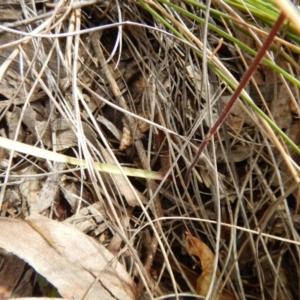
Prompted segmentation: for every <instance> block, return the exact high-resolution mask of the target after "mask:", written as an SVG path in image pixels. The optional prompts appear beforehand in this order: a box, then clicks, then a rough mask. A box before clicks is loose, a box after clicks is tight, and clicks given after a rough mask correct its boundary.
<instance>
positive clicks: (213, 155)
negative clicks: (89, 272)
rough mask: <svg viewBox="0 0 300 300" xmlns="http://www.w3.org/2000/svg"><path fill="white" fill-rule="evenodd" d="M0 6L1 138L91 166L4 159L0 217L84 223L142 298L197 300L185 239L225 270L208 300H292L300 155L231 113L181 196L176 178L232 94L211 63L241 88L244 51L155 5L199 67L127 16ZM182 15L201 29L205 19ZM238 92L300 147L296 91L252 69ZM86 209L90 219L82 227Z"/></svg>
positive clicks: (112, 8) (115, 10)
mask: <svg viewBox="0 0 300 300" xmlns="http://www.w3.org/2000/svg"><path fill="white" fill-rule="evenodd" d="M174 2H175V1H174ZM214 2H215V5H219V6H218V9H219V10H221V11H224V12H225V11H226V7H227V6H225V4H224V3H223V5H221V4H220V3H217V2H218V1H214ZM79 4H80V5H82V6H81V8H79ZM72 5H73V8H75V7H76V8H78V9H77V10H73V9H72ZM157 5H159V4H157ZM181 5H182V7H184V4H181ZM2 6H3V9H4V8H7V9H8V10H9V12H10V13H11V14H12V15H13V17H12V19H10V20H1V22H6V21H10V23H9V26H8V24H6V23H2V24H3V25H2V26H1V28H0V29H1V30H2V33H1V37H0V49H1V53H0V62H1V64H2V66H1V69H0V71H1V73H0V76H1V83H0V94H1V97H2V101H1V103H0V107H1V109H2V113H1V121H0V122H1V136H2V137H7V138H9V139H15V140H17V141H19V142H22V143H27V144H30V145H36V146H37V147H40V148H46V149H51V150H53V151H57V152H60V153H64V154H67V155H69V156H74V157H77V158H84V159H85V160H86V163H87V167H86V168H83V167H80V166H78V167H72V166H70V165H66V164H63V163H53V162H51V161H47V160H42V159H38V158H35V157H32V156H29V155H20V154H18V153H17V152H13V151H8V150H6V149H5V148H1V152H0V154H1V155H0V158H1V176H2V185H1V194H0V196H1V199H0V202H1V203H2V210H1V216H2V217H10V216H16V215H17V216H19V217H21V218H25V217H27V216H28V215H29V214H30V213H32V212H33V211H36V212H39V213H42V214H44V215H46V216H47V217H49V218H54V219H57V220H60V221H62V220H66V219H68V220H67V221H65V222H71V221H74V220H76V219H77V223H78V224H77V226H81V225H82V224H83V221H87V219H88V216H87V214H89V216H90V215H92V216H93V217H94V218H93V219H92V223H91V224H89V226H87V227H84V226H83V227H84V228H82V230H84V231H85V232H86V233H87V234H89V235H90V236H92V237H94V239H95V240H96V241H98V242H100V243H102V244H103V245H105V246H106V247H107V249H109V250H110V251H111V252H112V253H113V254H114V255H115V257H116V258H117V259H118V260H119V261H120V262H121V263H122V264H123V265H124V266H125V267H126V269H127V271H128V273H129V274H130V276H131V277H132V278H133V279H134V281H135V282H136V283H137V286H138V292H139V293H140V295H142V294H143V297H147V296H148V297H149V298H159V299H170V298H167V295H171V294H173V295H174V297H178V295H179V294H180V295H181V296H180V297H182V298H181V299H185V298H184V297H187V298H186V299H189V298H188V296H184V295H187V294H195V290H196V281H197V278H198V276H199V274H200V272H201V271H200V270H197V269H193V265H195V262H193V259H192V257H190V256H189V255H188V253H187V251H186V245H185V234H184V233H185V232H186V231H188V232H190V233H191V234H192V235H193V236H195V237H198V238H200V239H201V240H202V241H203V242H205V244H207V245H208V246H209V247H210V248H211V249H212V250H213V252H214V253H215V265H214V272H217V267H219V269H220V272H221V278H222V279H223V280H218V279H217V278H218V277H217V276H215V277H214V278H215V281H216V282H213V283H212V284H211V289H210V292H211V293H212V292H213V291H214V290H218V291H222V290H223V289H225V290H226V293H227V294H229V296H228V295H227V296H228V297H229V298H226V297H225V293H224V292H223V299H234V298H236V299H246V298H247V299H284V298H285V299H293V298H295V299H296V298H297V297H298V295H299V289H300V285H299V279H300V276H299V270H300V268H299V261H300V253H299V236H298V232H299V200H300V199H299V192H300V190H299V155H297V154H294V152H293V150H291V149H290V148H289V147H287V146H286V145H285V144H284V142H283V140H282V139H281V138H279V137H278V136H277V135H275V134H274V133H273V131H272V130H271V129H270V127H269V125H268V124H267V123H266V122H265V121H264V120H262V119H261V117H259V116H258V115H257V114H256V113H255V112H254V111H253V110H252V109H251V108H250V107H249V106H248V105H247V104H243V103H242V102H241V101H240V103H238V104H237V105H235V107H234V109H233V110H232V113H231V114H230V115H229V116H228V118H227V119H226V121H225V122H224V123H223V125H222V126H221V128H220V130H219V131H218V132H217V134H216V135H215V136H214V137H212V139H211V141H210V142H209V144H208V146H207V148H206V149H205V151H204V153H203V155H202V157H201V160H200V162H199V164H198V166H197V167H196V168H194V170H193V172H192V174H191V178H190V182H189V185H188V186H186V184H185V182H184V180H183V178H184V174H185V172H186V170H187V168H188V167H189V165H190V164H191V162H192V160H193V158H194V155H195V153H196V151H197V146H198V145H199V142H200V141H201V139H202V138H203V137H204V136H205V133H207V131H208V129H209V128H210V127H211V126H212V125H213V123H214V122H215V120H216V118H217V117H218V115H219V114H220V111H221V110H222V108H223V107H224V105H225V103H226V101H228V96H229V95H230V94H231V88H230V87H229V86H228V84H227V83H226V82H225V81H224V80H222V79H221V77H220V76H218V74H217V72H215V71H214V69H212V68H210V67H209V66H208V65H207V59H206V58H208V59H209V60H210V61H213V60H214V57H215V59H218V60H219V62H220V63H221V64H222V66H223V68H224V69H226V70H227V72H230V73H231V74H232V77H233V78H235V79H236V80H237V81H238V80H239V79H240V77H241V74H242V73H243V70H244V69H245V68H246V67H247V65H248V64H249V61H250V60H251V56H250V55H249V54H248V53H246V52H245V51H243V50H241V49H240V48H239V47H238V46H237V45H234V44H232V43H231V42H229V41H227V40H223V41H221V40H220V36H218V35H217V34H216V33H215V32H213V31H212V30H208V29H207V27H206V26H199V24H197V23H195V22H194V21H192V20H191V19H188V18H187V17H185V16H183V15H181V14H179V13H177V12H175V11H174V10H171V9H168V8H167V7H163V6H161V7H162V8H161V9H162V10H164V12H165V13H168V14H170V15H172V18H174V20H176V21H177V22H179V23H181V26H187V29H188V30H189V31H190V32H191V33H192V34H193V35H194V36H196V37H197V38H198V39H199V40H200V41H203V47H202V49H199V50H201V52H202V53H203V57H204V58H203V59H200V58H199V56H198V55H197V53H196V52H195V51H193V49H194V48H195V47H197V46H199V45H197V44H195V45H194V46H193V47H191V44H190V42H187V41H186V42H183V41H182V40H181V39H180V38H178V37H175V36H173V35H172V34H170V33H168V32H167V30H166V28H165V26H164V25H163V24H162V23H161V22H160V21H158V20H157V19H154V18H153V17H152V16H151V14H149V13H148V12H147V11H145V10H144V9H143V8H142V7H141V6H139V5H138V3H136V2H122V3H121V1H120V3H119V2H117V1H109V2H104V3H103V2H102V1H91V2H80V3H71V4H70V5H69V6H68V7H65V6H63V3H62V2H60V3H59V4H57V5H55V6H54V8H53V10H52V9H51V8H50V5H47V3H42V2H41V3H37V4H36V6H35V7H32V5H31V2H30V3H29V2H28V3H27V2H26V3H25V4H24V5H22V6H19V5H14V4H11V5H4V4H3V5H2ZM106 8H107V9H106ZM186 8H187V9H189V10H190V11H191V12H192V13H194V14H196V15H198V16H201V17H203V18H205V11H203V10H200V9H196V8H195V7H194V6H191V5H186ZM229 8H230V7H229V6H228V7H227V13H228V14H236V15H231V16H234V17H240V18H244V19H245V20H246V21H247V20H248V21H249V23H252V24H253V23H254V21H255V20H254V21H253V19H251V17H250V16H249V15H246V14H242V13H240V12H239V13H236V12H234V11H231V12H229V11H230V9H229ZM54 11H55V12H54ZM161 14H162V15H163V13H162V11H161ZM7 15H9V14H7ZM165 16H166V15H165ZM14 17H15V19H14ZM7 18H8V17H7ZM21 18H22V20H23V21H19V20H20V19H21ZM206 18H207V19H206V21H207V22H211V23H214V22H216V23H217V25H218V26H219V27H221V28H224V30H227V32H228V33H229V34H232V35H233V36H235V37H237V38H238V39H240V40H243V42H244V43H245V44H247V45H248V46H249V47H252V49H255V48H256V47H259V44H260V43H261V38H262V37H261V36H259V35H258V34H257V33H255V32H254V31H251V32H250V29H249V32H250V33H251V34H252V35H251V36H246V35H244V34H242V33H241V32H240V31H237V30H236V29H234V27H233V26H231V27H230V24H229V23H228V22H225V21H224V19H223V20H222V19H213V18H212V16H209V15H208V14H206ZM174 20H172V21H174ZM248 21H247V22H248ZM252 21H253V22H252ZM258 22H260V21H258ZM178 25H179V24H177V25H176V26H177V28H178ZM226 27H227V28H226ZM179 28H180V27H179ZM245 30H246V29H245ZM247 30H248V29H247ZM79 31H81V32H80V34H78V33H79ZM266 31H267V29H266ZM95 32H97V33H96V34H95ZM250 33H249V34H250ZM281 38H282V39H283V40H284V38H285V37H284V33H283V36H281ZM293 43H294V45H296V43H295V42H293ZM279 45H280V44H279V42H278V43H277V44H274V49H273V50H274V52H270V53H269V54H268V55H269V58H271V59H272V60H274V62H275V63H276V64H278V65H280V66H281V67H282V68H283V69H284V70H286V71H287V72H288V73H289V74H290V75H292V76H293V77H295V78H298V77H299V74H298V72H299V69H297V68H296V66H297V63H298V55H297V54H296V53H292V50H290V48H281V49H279ZM296 46H297V47H298V45H296ZM275 47H278V48H277V50H276V48H275ZM214 49H216V51H214ZM280 51H281V52H280ZM211 52H213V55H208V54H210V53H211ZM11 53H12V54H11ZM279 54H281V55H279ZM285 54H286V56H284V55H285ZM9 55H11V56H9ZM12 55H14V57H12ZM10 57H11V58H12V60H13V61H12V62H11V61H10ZM286 57H288V59H286ZM103 60H105V61H106V62H105V63H103ZM287 61H289V62H287ZM292 62H296V63H295V64H293V63H292ZM5 63H7V65H5ZM248 92H249V95H250V97H251V99H252V100H253V101H254V102H255V103H256V104H257V105H258V106H259V107H260V108H261V110H262V111H264V112H265V113H266V114H268V115H269V117H271V118H272V119H273V120H274V122H275V123H276V124H277V125H278V127H279V128H281V129H282V130H284V132H285V133H286V134H287V135H288V136H289V137H290V138H291V139H292V140H293V141H294V143H295V144H297V145H299V144H300V140H299V136H300V132H299V128H300V126H299V116H300V110H299V93H298V89H297V87H296V86H295V85H293V84H292V83H290V82H287V81H286V80H285V79H284V78H283V77H282V76H279V75H277V74H276V73H274V71H273V70H271V69H270V68H269V67H265V66H263V65H262V66H260V67H259V68H258V71H257V74H255V75H254V76H253V78H252V82H251V84H249V86H248ZM120 145H121V146H120ZM3 146H4V145H3ZM94 161H100V162H104V163H108V164H119V165H121V166H129V167H134V168H139V169H144V170H149V171H150V170H154V171H160V172H163V173H164V174H167V175H168V176H165V180H163V181H154V180H144V179H140V178H129V177H126V176H122V175H107V174H104V173H99V172H98V171H97V170H96V169H95V168H94V167H93V162H94ZM91 205H93V206H91ZM95 205H96V207H97V210H98V211H97V213H95V211H94V210H91V207H94V206H95ZM86 207H88V208H89V209H90V210H89V213H87V214H86V215H82V210H83V209H84V208H86ZM99 210H100V211H99ZM97 214H100V215H101V217H102V219H101V221H99V220H97ZM78 220H79V221H78ZM17 235H18V233H17V232H16V235H15V237H12V238H17ZM218 284H219V285H220V286H219V287H218V288H217V285H218ZM139 297H141V296H139ZM230 297H231V298H230ZM139 299H141V298H139Z"/></svg>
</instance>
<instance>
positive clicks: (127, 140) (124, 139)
mask: <svg viewBox="0 0 300 300" xmlns="http://www.w3.org/2000/svg"><path fill="white" fill-rule="evenodd" d="M122 121H123V120H122ZM131 144H132V134H131V132H130V129H129V127H128V125H127V124H126V122H125V120H124V121H123V131H122V136H121V140H120V147H119V149H120V150H121V151H124V150H126V148H127V147H128V146H130V145H131Z"/></svg>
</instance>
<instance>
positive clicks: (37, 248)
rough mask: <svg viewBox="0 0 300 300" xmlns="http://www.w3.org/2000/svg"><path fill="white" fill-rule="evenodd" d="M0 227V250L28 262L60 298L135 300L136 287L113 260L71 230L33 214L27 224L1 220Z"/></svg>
mask: <svg viewBox="0 0 300 300" xmlns="http://www.w3.org/2000/svg"><path fill="white" fill-rule="evenodd" d="M33 225H34V226H33ZM0 226H1V231H0V247H1V248H3V249H5V250H6V251H8V252H12V253H14V254H15V255H17V256H18V257H20V258H22V259H23V260H25V261H27V262H28V263H29V264H30V265H31V266H32V267H33V268H34V269H35V270H36V271H37V272H38V273H39V274H41V275H42V276H44V277H45V278H46V279H47V280H48V281H49V282H50V283H51V284H53V285H54V286H55V287H56V288H57V289H58V292H59V293H60V295H62V297H65V298H67V299H71V298H72V297H76V299H83V298H85V299H103V300H113V299H122V300H132V299H136V286H135V284H134V282H133V281H132V279H131V277H130V276H129V274H128V273H127V272H126V271H125V269H124V267H123V266H122V265H121V264H120V263H119V262H118V260H117V259H116V257H115V256H113V255H112V254H111V253H110V252H109V251H108V250H107V249H105V247H104V246H102V245H101V244H99V243H96V242H95V241H94V240H93V239H92V238H90V237H88V236H86V235H85V234H83V233H82V232H80V231H78V230H77V229H76V228H74V226H72V225H66V224H62V223H59V222H56V221H53V220H50V219H47V218H45V217H42V216H40V215H38V214H36V213H34V214H32V215H31V216H30V217H29V218H27V219H26V221H23V220H16V219H9V218H0ZM12 237H14V238H12ZM87 292H88V293H87Z"/></svg>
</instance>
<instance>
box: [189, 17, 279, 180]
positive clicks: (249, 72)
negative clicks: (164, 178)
mask: <svg viewBox="0 0 300 300" xmlns="http://www.w3.org/2000/svg"><path fill="white" fill-rule="evenodd" d="M284 19H285V16H284V13H282V12H281V13H280V15H279V17H278V19H277V21H276V22H275V24H274V25H273V27H272V29H271V31H270V33H269V35H268V36H267V38H266V40H265V42H264V44H263V45H262V47H261V48H260V50H259V51H258V53H257V55H256V57H255V58H254V60H253V61H252V63H251V65H250V66H249V68H248V70H247V71H246V73H245V74H244V76H243V77H242V79H241V82H240V84H239V85H238V87H237V89H236V90H235V91H234V93H233V94H232V96H231V99H230V101H229V102H228V103H227V105H226V106H225V108H224V109H223V111H222V113H221V114H220V116H219V118H218V120H217V121H216V123H215V124H214V125H213V127H212V128H211V129H210V130H209V132H208V134H207V135H206V136H205V138H204V139H203V141H202V143H201V144H200V146H199V148H198V151H197V153H196V156H195V157H194V160H193V161H192V163H191V165H190V166H189V168H188V169H187V171H186V173H185V178H184V180H185V183H186V184H188V181H189V177H190V174H191V171H192V169H193V168H194V167H195V166H196V165H197V163H198V161H199V159H200V156H201V153H202V151H203V149H204V148H205V146H206V144H207V143H208V142H209V140H210V139H211V137H212V136H213V135H214V134H215V132H216V131H217V129H218V128H219V126H220V125H221V124H222V123H223V122H224V120H225V118H226V116H227V115H228V113H229V111H230V109H231V108H232V106H233V104H234V103H235V101H236V100H237V98H238V96H239V95H240V93H241V91H242V90H243V88H244V87H245V85H246V84H247V82H248V80H249V79H250V77H251V75H252V73H253V72H254V70H255V68H256V67H257V65H258V64H259V63H260V61H261V60H262V58H263V57H264V55H265V53H266V51H267V50H268V48H269V46H270V45H271V43H272V41H273V39H274V37H275V35H276V33H277V31H278V30H279V28H280V26H281V24H282V22H283V21H284Z"/></svg>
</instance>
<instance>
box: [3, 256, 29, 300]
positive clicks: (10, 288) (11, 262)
mask: <svg viewBox="0 0 300 300" xmlns="http://www.w3.org/2000/svg"><path fill="white" fill-rule="evenodd" d="M25 265H26V263H25V262H24V261H23V260H21V259H19V258H18V257H16V256H14V255H11V254H5V253H4V254H3V255H1V266H2V268H1V270H0V282H1V284H0V299H3V300H4V299H11V297H12V296H27V295H31V294H32V293H26V291H27V292H28V290H31V291H32V288H33V287H32V283H31V282H30V280H29V281H28V282H27V283H24V280H22V278H24V271H25ZM29 271H30V273H31V274H32V273H33V270H32V269H31V270H29ZM21 282H23V285H22V290H20V283H21ZM16 290H18V292H17V293H16Z"/></svg>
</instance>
